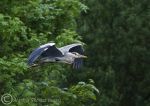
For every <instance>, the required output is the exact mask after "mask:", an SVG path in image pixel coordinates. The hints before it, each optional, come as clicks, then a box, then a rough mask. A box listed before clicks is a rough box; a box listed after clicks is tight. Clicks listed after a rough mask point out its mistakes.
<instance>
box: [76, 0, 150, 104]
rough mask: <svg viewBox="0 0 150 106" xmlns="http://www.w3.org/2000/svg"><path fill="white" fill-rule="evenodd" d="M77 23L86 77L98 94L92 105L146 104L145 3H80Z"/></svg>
mask: <svg viewBox="0 0 150 106" xmlns="http://www.w3.org/2000/svg"><path fill="white" fill-rule="evenodd" d="M83 2H84V3H85V4H86V5H87V6H88V7H89V10H88V11H87V13H83V14H82V17H81V18H80V20H79V22H78V27H79V28H78V29H79V30H78V31H79V33H80V34H81V35H82V37H83V41H84V42H85V43H86V44H88V46H87V52H88V55H89V56H90V57H89V59H88V60H87V62H86V63H87V69H85V70H86V74H85V73H83V75H80V79H85V78H92V79H94V81H95V84H96V86H97V87H98V89H99V90H100V91H101V94H100V95H99V97H98V101H97V104H96V106H148V105H150V95H149V94H150V90H149V88H150V86H149V84H148V82H149V79H147V78H148V77H150V71H149V69H150V65H149V63H150V49H149V47H150V44H149V42H150V36H149V34H150V30H149V29H150V9H149V4H150V2H149V0H144V1H140V0H83Z"/></svg>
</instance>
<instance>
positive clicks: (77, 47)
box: [59, 43, 84, 69]
mask: <svg viewBox="0 0 150 106" xmlns="http://www.w3.org/2000/svg"><path fill="white" fill-rule="evenodd" d="M59 50H60V51H62V52H63V53H65V52H77V53H79V54H81V55H83V53H84V50H83V47H82V44H79V43H76V44H71V45H67V46H64V47H61V48H59ZM82 65H83V59H82V58H76V59H75V60H74V63H73V68H75V69H78V68H80V67H81V66H82Z"/></svg>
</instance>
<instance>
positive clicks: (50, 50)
mask: <svg viewBox="0 0 150 106" xmlns="http://www.w3.org/2000/svg"><path fill="white" fill-rule="evenodd" d="M54 54H55V55H57V56H58V55H62V53H61V51H59V50H58V49H57V48H56V47H55V43H47V44H45V45H42V46H40V47H39V48H37V49H35V50H34V51H33V52H32V53H31V54H30V56H29V58H28V64H29V65H32V64H33V63H34V62H35V61H36V60H37V59H38V57H40V56H42V57H47V56H54Z"/></svg>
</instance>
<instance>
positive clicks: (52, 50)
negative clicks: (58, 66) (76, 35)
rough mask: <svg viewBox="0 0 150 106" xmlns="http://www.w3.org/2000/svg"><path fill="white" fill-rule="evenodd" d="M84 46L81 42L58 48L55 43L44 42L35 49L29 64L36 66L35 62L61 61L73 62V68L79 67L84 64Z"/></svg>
mask: <svg viewBox="0 0 150 106" xmlns="http://www.w3.org/2000/svg"><path fill="white" fill-rule="evenodd" d="M83 52H84V50H83V47H82V44H80V43H75V44H70V45H67V46H64V47H60V48H56V47H55V43H47V44H44V45H42V46H40V47H38V48H37V49H35V50H34V51H33V52H32V53H31V54H30V56H29V58H28V65H29V66H34V65H35V63H37V64H42V63H46V62H61V63H67V64H72V66H73V68H75V69H78V68H80V67H81V66H82V64H83V58H86V56H84V55H83Z"/></svg>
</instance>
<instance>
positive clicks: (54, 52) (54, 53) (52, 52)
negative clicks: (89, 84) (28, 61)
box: [41, 46, 63, 57]
mask: <svg viewBox="0 0 150 106" xmlns="http://www.w3.org/2000/svg"><path fill="white" fill-rule="evenodd" d="M41 56H42V57H61V56H63V53H62V52H61V51H60V50H59V49H57V48H56V47H55V46H50V47H49V48H48V49H47V50H46V51H44V52H43V53H42V54H41Z"/></svg>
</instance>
